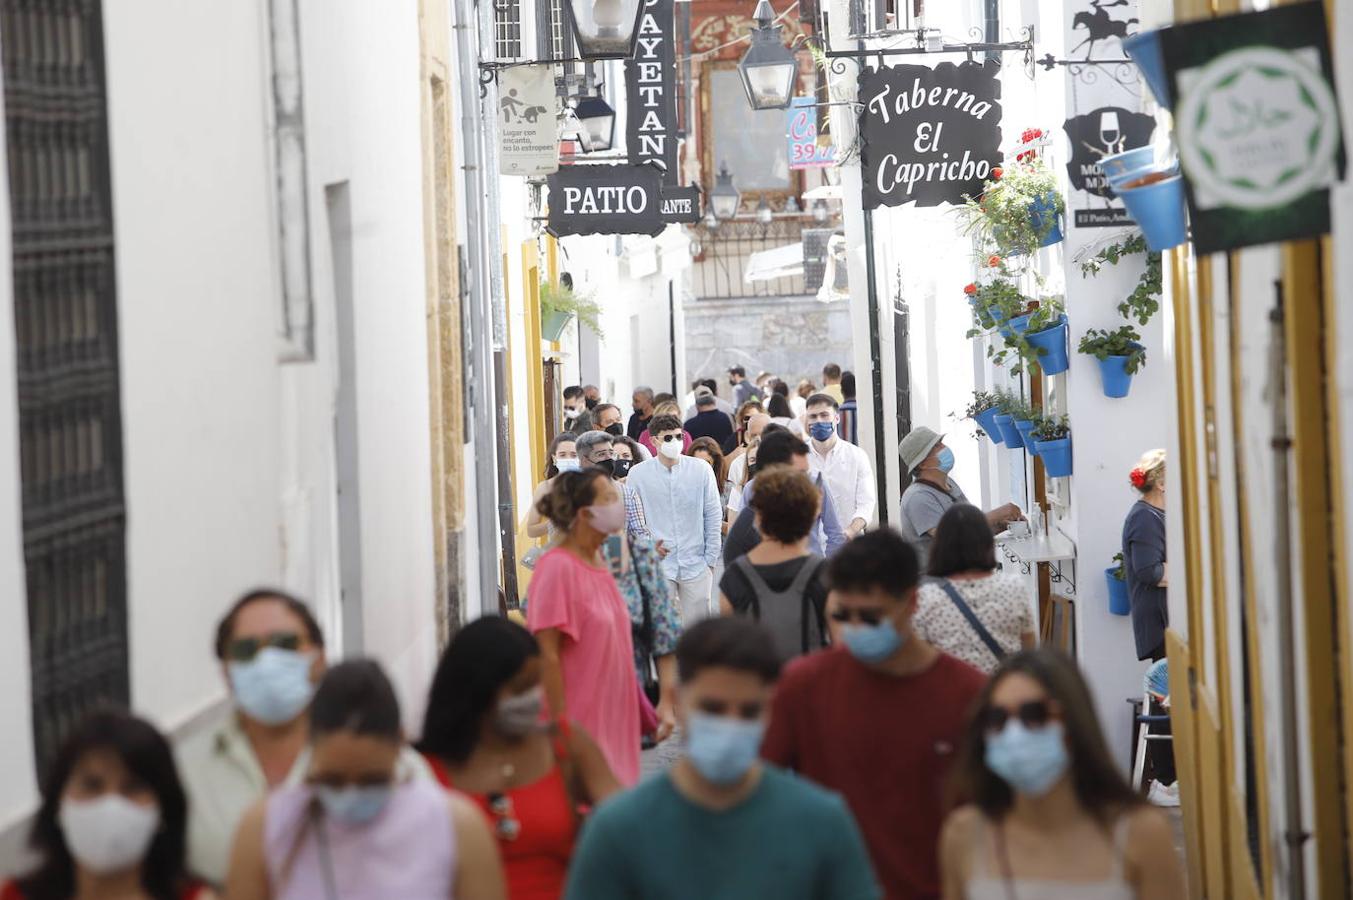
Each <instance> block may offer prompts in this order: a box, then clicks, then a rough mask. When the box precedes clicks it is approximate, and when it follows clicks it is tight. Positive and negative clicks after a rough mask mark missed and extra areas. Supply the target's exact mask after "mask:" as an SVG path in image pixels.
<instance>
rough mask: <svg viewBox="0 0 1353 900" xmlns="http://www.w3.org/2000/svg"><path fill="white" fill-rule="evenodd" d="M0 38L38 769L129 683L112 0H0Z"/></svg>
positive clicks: (123, 694) (120, 697)
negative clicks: (109, 77) (108, 89)
mask: <svg viewBox="0 0 1353 900" xmlns="http://www.w3.org/2000/svg"><path fill="white" fill-rule="evenodd" d="M0 42H2V43H3V47H2V50H0V52H3V54H4V67H5V76H4V77H5V142H6V147H7V152H8V155H9V189H10V217H11V227H12V230H13V279H14V322H15V333H16V340H17V357H18V359H17V363H18V400H19V454H20V474H21V478H22V485H23V534H24V562H25V566H26V575H27V606H28V632H29V645H30V657H31V660H30V661H31V667H32V684H31V695H32V696H31V699H32V704H33V739H34V745H35V751H36V755H37V762H38V767H39V769H40V770H41V769H42V768H43V767H44V766H45V764H46V762H47V761H48V760H50V758H51V756H52V754H53V753H54V752H55V750H56V749H57V747H58V746H59V744H60V742H61V740H62V739H63V737H64V736H65V734H66V733H67V732H68V731H69V729H70V728H71V726H72V725H74V724H75V723H76V722H77V721H79V719H80V718H81V717H82V716H83V715H84V713H85V712H86V711H88V710H89V709H91V708H94V707H96V706H99V705H103V704H106V703H122V704H125V703H127V701H128V698H129V687H128V673H127V583H126V552H125V511H124V507H123V486H122V423H121V415H120V409H121V399H120V393H119V384H118V342H117V324H118V322H117V296H116V280H115V278H114V271H113V215H112V206H111V191H110V189H109V188H110V184H109V182H110V178H109V171H108V123H107V105H106V98H105V92H104V67H103V23H102V14H101V4H100V2H99V0H46V2H43V3H33V2H31V0H0Z"/></svg>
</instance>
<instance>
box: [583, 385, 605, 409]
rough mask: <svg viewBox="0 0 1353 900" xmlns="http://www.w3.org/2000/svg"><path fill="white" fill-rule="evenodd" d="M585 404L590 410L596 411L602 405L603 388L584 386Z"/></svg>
mask: <svg viewBox="0 0 1353 900" xmlns="http://www.w3.org/2000/svg"><path fill="white" fill-rule="evenodd" d="M583 402H584V403H585V404H586V405H587V408H588V409H589V410H595V409H596V408H597V406H598V405H600V403H601V388H599V387H597V386H596V385H595V384H585V385H583Z"/></svg>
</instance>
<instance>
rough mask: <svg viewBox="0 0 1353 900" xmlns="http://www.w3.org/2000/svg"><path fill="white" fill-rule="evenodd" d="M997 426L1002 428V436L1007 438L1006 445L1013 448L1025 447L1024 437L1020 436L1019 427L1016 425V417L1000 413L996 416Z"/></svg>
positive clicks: (1020, 448)
mask: <svg viewBox="0 0 1353 900" xmlns="http://www.w3.org/2000/svg"><path fill="white" fill-rule="evenodd" d="M996 427H997V428H999V429H1000V430H1001V437H1002V438H1003V439H1004V440H1005V445H1006V446H1007V447H1009V448H1010V449H1011V450H1022V449H1024V439H1023V438H1022V437H1020V433H1019V429H1018V428H1016V427H1015V417H1014V416H1007V415H1006V414H1004V413H999V414H998V415H997V416H996Z"/></svg>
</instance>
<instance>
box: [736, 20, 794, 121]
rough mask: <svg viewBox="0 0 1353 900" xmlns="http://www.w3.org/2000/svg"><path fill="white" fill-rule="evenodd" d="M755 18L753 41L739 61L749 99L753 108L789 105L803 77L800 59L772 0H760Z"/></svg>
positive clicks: (739, 68) (773, 107)
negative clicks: (777, 18)
mask: <svg viewBox="0 0 1353 900" xmlns="http://www.w3.org/2000/svg"><path fill="white" fill-rule="evenodd" d="M752 18H753V19H754V20H755V21H756V26H755V27H753V28H752V45H751V46H750V47H748V48H747V55H745V56H744V57H742V62H740V63H738V74H739V75H741V76H742V87H743V89H744V90H746V91H747V102H748V103H750V104H751V105H752V109H785V108H787V107H788V106H789V101H790V100H792V99H793V98H794V87H795V83H796V82H797V81H798V78H799V63H798V60H797V59H796V58H795V57H794V52H793V51H792V50H790V49H789V48H788V47H786V46H785V44H784V40H783V39H782V38H781V37H780V32H781V31H782V28H781V26H779V25H776V24H775V10H773V9H771V8H770V0H759V2H758V3H757V4H756V12H755V13H754V14H753V16H752Z"/></svg>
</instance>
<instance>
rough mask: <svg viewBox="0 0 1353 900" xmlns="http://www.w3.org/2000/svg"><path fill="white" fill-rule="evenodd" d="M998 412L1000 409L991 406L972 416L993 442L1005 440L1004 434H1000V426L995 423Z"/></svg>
mask: <svg viewBox="0 0 1353 900" xmlns="http://www.w3.org/2000/svg"><path fill="white" fill-rule="evenodd" d="M1000 414H1001V411H1000V410H999V409H997V408H996V407H994V406H993V407H992V408H991V409H984V410H982V411H981V412H980V413H978V414H977V415H975V416H973V419H974V420H975V421H976V422H977V424H978V425H979V426H981V428H982V430H983V431H985V432H986V433H987V437H989V438H991V442H992V443H993V444H1000V443H1004V442H1005V436H1004V435H1002V434H1001V429H1000V426H999V425H997V424H996V417H997V416H998V415H1000Z"/></svg>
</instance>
